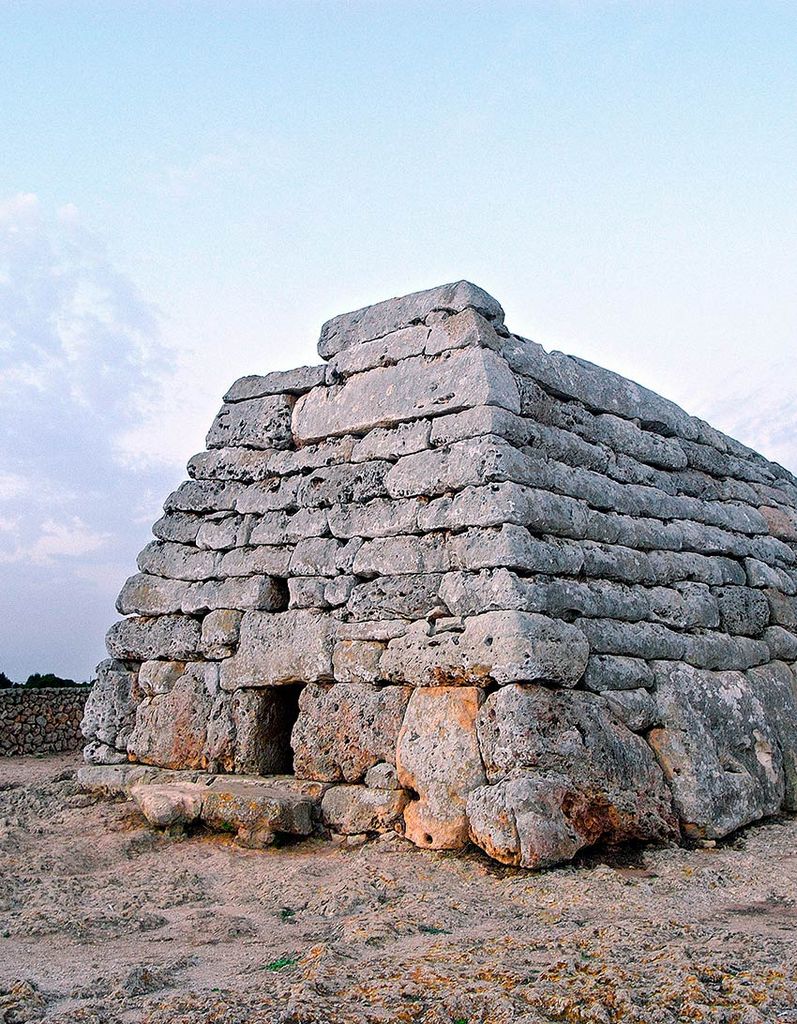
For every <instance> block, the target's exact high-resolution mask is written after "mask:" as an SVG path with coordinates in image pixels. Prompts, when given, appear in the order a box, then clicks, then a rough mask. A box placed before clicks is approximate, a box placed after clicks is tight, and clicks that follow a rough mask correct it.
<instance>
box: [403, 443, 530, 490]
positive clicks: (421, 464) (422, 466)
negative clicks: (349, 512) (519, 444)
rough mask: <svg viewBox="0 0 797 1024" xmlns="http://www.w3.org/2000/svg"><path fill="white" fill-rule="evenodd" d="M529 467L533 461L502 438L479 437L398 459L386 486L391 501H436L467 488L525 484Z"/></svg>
mask: <svg viewBox="0 0 797 1024" xmlns="http://www.w3.org/2000/svg"><path fill="white" fill-rule="evenodd" d="M529 465H533V460H530V459H529V458H528V457H527V456H525V455H524V454H523V453H522V452H520V451H519V450H518V449H517V448H515V447H514V446H513V445H510V444H507V442H506V441H503V440H501V438H495V437H480V438H473V439H471V440H468V441H457V442H456V443H455V444H452V445H450V446H449V447H448V448H435V449H432V450H430V451H423V452H418V453H417V454H416V455H407V456H405V457H404V458H403V459H399V460H398V462H397V463H396V464H395V465H394V466H393V467H392V469H391V470H390V472H389V473H388V474H387V479H386V485H387V490H388V493H389V494H390V496H391V498H411V497H416V496H418V495H423V496H425V497H434V496H436V495H439V494H445V493H446V492H448V491H458V490H462V489H463V488H465V487H481V486H484V485H485V484H491V483H502V482H504V481H514V482H517V483H524V482H526V480H527V478H528V476H529Z"/></svg>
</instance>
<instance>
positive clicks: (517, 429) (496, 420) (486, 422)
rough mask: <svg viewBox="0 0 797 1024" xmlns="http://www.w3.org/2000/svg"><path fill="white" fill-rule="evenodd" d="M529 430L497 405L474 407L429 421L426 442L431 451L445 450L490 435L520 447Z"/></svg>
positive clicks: (526, 424)
mask: <svg viewBox="0 0 797 1024" xmlns="http://www.w3.org/2000/svg"><path fill="white" fill-rule="evenodd" d="M516 383H517V380H516ZM531 430H532V427H531V425H530V424H529V423H528V421H526V420H524V419H523V418H522V417H521V416H518V415H517V413H514V412H510V411H509V410H508V409H502V408H500V407H499V406H497V405H476V406H474V407H473V408H472V409H463V410H462V412H453V413H449V414H448V415H446V416H436V417H435V418H434V419H433V420H432V421H431V427H430V431H429V443H430V444H431V445H432V447H433V448H444V447H447V446H448V445H451V444H454V443H455V442H457V441H465V440H467V439H468V438H472V437H488V436H493V437H500V438H502V439H503V440H505V441H509V442H511V443H512V444H516V445H523V444H527V443H528V442H529V436H530V432H531Z"/></svg>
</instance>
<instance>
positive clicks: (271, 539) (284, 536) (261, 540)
mask: <svg viewBox="0 0 797 1024" xmlns="http://www.w3.org/2000/svg"><path fill="white" fill-rule="evenodd" d="M326 531H327V513H326V509H323V508H300V509H299V510H298V512H284V511H279V512H266V513H265V514H264V515H262V516H257V517H254V518H253V523H252V531H251V533H250V535H249V543H251V544H295V543H296V542H297V541H299V540H304V539H305V538H307V537H320V536H321V535H322V534H324V533H326Z"/></svg>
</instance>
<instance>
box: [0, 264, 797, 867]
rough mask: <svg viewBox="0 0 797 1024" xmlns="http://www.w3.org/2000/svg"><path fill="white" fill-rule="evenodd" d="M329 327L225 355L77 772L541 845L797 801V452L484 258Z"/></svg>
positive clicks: (94, 699) (499, 844) (546, 855)
mask: <svg viewBox="0 0 797 1024" xmlns="http://www.w3.org/2000/svg"><path fill="white" fill-rule="evenodd" d="M318 352H319V355H320V357H321V360H322V362H321V363H320V365H317V366H305V367H300V368H298V369H296V370H286V371H276V372H270V373H269V372H266V373H262V374H257V375H252V376H247V377H244V378H242V379H241V380H239V381H237V382H235V383H234V384H233V385H232V387H231V388H230V389H229V390H228V391H227V393H226V395H225V397H224V404H223V405H222V408H221V410H220V411H219V413H218V415H217V416H216V418H215V420H214V422H213V424H212V426H211V429H210V432H209V434H208V437H207V449H206V450H205V451H204V452H200V453H199V454H197V455H195V456H194V457H193V458H192V459H191V460H190V462H189V464H188V479H187V480H186V481H185V482H184V483H183V484H182V485H181V486H180V487H178V489H177V490H176V491H175V492H174V493H173V494H171V495H170V496H169V497H168V498H167V499H166V502H165V504H164V514H163V516H162V517H161V518H160V519H159V520H158V522H157V523H156V524H155V526H154V528H153V533H154V536H155V539H154V540H153V541H152V542H151V543H150V544H148V545H147V547H146V548H145V549H144V550H143V551H142V553H141V555H140V556H139V560H138V572H136V573H135V574H133V575H131V577H130V579H129V580H128V581H127V582H126V583H125V584H124V586H123V587H122V592H121V594H120V596H119V601H118V606H117V607H118V610H119V612H120V614H121V616H122V618H121V619H120V620H119V621H118V622H117V623H116V624H114V625H113V626H112V627H111V630H110V632H109V634H108V642H107V645H108V652H109V655H110V660H108V661H106V662H103V664H102V665H101V666H100V668H99V672H98V681H97V684H96V686H95V688H94V690H93V692H92V695H91V698H90V700H89V701H88V704H87V707H86V713H85V718H84V721H83V731H84V734H85V737H86V740H87V745H86V748H85V757H86V761H87V762H88V765H87V767H86V769H85V770H84V773H83V778H84V781H85V783H86V784H87V785H91V784H92V782H91V780H92V778H94V779H95V784H96V786H97V787H98V788H103V787H106V788H108V786H109V785H110V784H109V782H108V780H109V779H110V778H111V777H112V776H113V773H114V772H116V773H117V774H118V773H119V772H122V771H123V770H124V771H125V772H128V774H127V775H125V776H124V777H125V778H126V779H128V781H129V780H135V786H134V788H135V790H136V797H135V798H136V800H137V802H138V804H139V806H140V807H141V808H142V810H143V812H144V813H145V814H147V816H148V817H149V819H150V820H151V821H153V822H155V823H161V824H163V823H165V822H167V821H169V822H174V821H178V820H185V821H189V820H202V821H204V822H205V823H206V824H212V823H213V822H218V821H221V820H222V819H221V817H220V812H219V811H218V809H217V807H216V803H214V799H215V798H214V799H211V798H210V797H209V796H208V794H207V793H204V791H202V792H200V791H198V790H197V789H196V788H194V789H192V788H191V787H192V786H194V787H196V786H198V785H199V783H198V782H197V779H200V778H201V779H202V780H204V781H203V782H202V785H203V786H206V785H207V784H208V783H207V780H208V779H210V780H212V779H214V778H218V777H219V776H220V775H224V774H233V775H236V776H246V777H247V778H250V779H251V777H259V776H265V777H266V779H265V781H262V780H261V782H260V783H257V785H260V786H261V787H265V789H264V790H263V794H262V800H261V804H262V807H261V812H258V813H259V814H260V817H259V818H258V816H257V814H255V816H254V818H252V819H251V820H250V819H248V818H246V817H245V815H244V818H242V819H241V821H240V822H239V825H240V828H239V835H240V836H241V837H244V838H246V841H248V842H254V841H255V838H256V837H258V836H260V837H261V839H262V838H263V837H271V836H273V834H274V832H275V831H276V832H280V831H282V832H286V833H288V834H292V835H295V834H306V833H307V832H308V831H310V830H311V829H325V830H327V831H333V832H338V833H343V834H359V833H362V832H365V833H371V832H380V831H387V830H398V831H400V832H402V833H403V834H405V835H406V836H408V837H409V838H410V839H411V840H412V841H413V842H415V843H417V844H418V845H419V846H425V847H431V848H436V849H439V848H449V849H459V848H462V847H463V846H464V845H466V844H467V843H469V842H470V843H475V844H477V845H478V846H479V847H481V848H482V849H483V850H484V851H486V852H487V853H488V854H489V855H490V856H492V857H494V858H496V859H497V860H499V861H502V862H504V863H508V864H519V865H524V866H526V867H542V866H545V865H549V864H554V863H557V862H559V861H562V860H567V859H569V858H570V857H572V856H573V855H574V854H575V853H576V852H577V851H578V850H579V849H582V848H583V847H585V846H589V845H590V844H592V843H595V842H598V841H601V842H609V843H616V842H620V841H623V840H626V839H634V840H649V841H672V840H677V839H678V838H679V837H687V838H691V839H715V838H718V837H720V836H723V835H726V834H728V833H729V832H731V831H732V830H733V829H736V828H739V827H740V826H742V825H744V824H746V823H749V822H752V821H756V820H758V819H760V818H763V817H765V816H767V815H772V814H776V813H778V812H779V811H782V810H789V809H792V810H793V809H795V808H797V480H795V478H794V477H793V476H792V475H791V474H790V473H789V472H788V471H787V470H785V469H783V468H782V467H781V466H778V465H776V464H774V463H771V462H768V461H767V460H766V459H765V458H763V457H762V456H761V455H758V454H757V453H756V452H753V451H751V450H750V449H749V448H746V447H745V446H744V445H742V444H740V443H739V442H738V441H735V440H733V439H732V438H729V437H726V436H725V435H723V434H722V433H720V432H719V431H717V430H715V429H714V428H713V427H711V426H709V424H707V423H704V422H703V421H702V420H699V419H696V418H695V417H693V416H690V415H688V414H687V413H686V412H684V410H682V409H680V408H679V407H678V406H676V405H674V404H673V403H672V402H669V401H667V400H666V399H664V398H661V397H660V396H658V395H656V394H655V393H653V392H652V391H649V390H647V389H646V388H643V387H640V386H639V385H638V384H635V383H634V382H633V381H630V380H626V379H625V378H623V377H620V376H618V375H617V374H615V373H612V372H610V371H607V370H603V369H601V368H600V367H597V366H595V365H593V364H591V363H588V362H586V361H584V360H582V359H578V358H575V357H572V356H568V355H564V354H562V353H560V352H546V351H545V349H543V348H542V347H541V346H540V345H538V344H536V343H535V342H532V341H528V340H527V339H524V338H522V337H520V336H518V335H515V334H512V333H511V331H510V330H509V329H508V328H507V327H506V325H505V324H504V314H503V310H502V309H501V306H500V305H499V303H498V302H496V300H495V299H493V298H492V297H491V296H489V295H488V294H487V293H486V292H484V291H483V290H482V289H480V288H477V287H476V286H474V285H472V284H469V283H468V282H465V281H459V282H455V283H453V284H449V285H444V286H442V287H440V288H432V289H429V290H428V291H423V292H416V293H414V294H412V295H407V296H404V297H402V298H396V299H389V300H387V301H385V302H380V303H377V304H376V305H374V306H368V307H365V308H363V309H360V310H356V311H355V312H352V313H344V314H342V315H340V316H336V317H334V318H333V319H332V320H329V321H328V322H327V323H326V324H325V325H324V326H323V327H322V330H321V337H320V341H319V345H318ZM0 699H1V698H0ZM130 772H133V774H132V775H131V774H130ZM92 773H94V774H93V775H92ZM109 773H110V774H109ZM153 773H154V774H153ZM170 773H171V774H170ZM286 773H287V774H286ZM291 773H292V774H291ZM113 777H114V778H115V777H116V776H113ZM277 777H279V780H280V781H279V786H278V787H277V783H276V782H275V781H274V780H275V779H277ZM120 778H121V776H120ZM286 779H287V780H288V781H286ZM291 780H292V781H291ZM155 781H157V782H158V786H157V787H155V789H157V792H155V791H154V790H153V792H151V793H147V792H144V791H143V790H145V789H146V784H147V782H150V783H153V784H154V782H155ZM236 784H237V783H236ZM120 785H121V784H120ZM130 785H133V783H132V782H131V783H130ZM230 785H231V786H233V789H232V790H230V792H231V793H233V791H234V792H235V793H237V792H238V791H237V790H235V787H234V785H233V783H230ZM247 785H250V786H253V785H256V783H255V782H251V781H250V782H249V783H247ZM275 787H277V788H275ZM280 787H281V788H280ZM123 788H124V787H123ZM128 788H129V787H128ZM211 788H212V787H211ZM213 792H216V790H213ZM242 792H243V791H242ZM258 792H260V790H258ZM203 794H204V795H203ZM280 794H282V795H281V796H280ZM225 799H226V798H225ZM230 799H231V800H233V803H234V802H235V800H237V799H238V796H234V799H233V797H230ZM261 804H258V806H261ZM244 805H245V802H242V803H241V807H242V808H244ZM247 806H248V805H247ZM253 806H254V804H253ZM241 813H242V814H243V811H241ZM247 813H248V812H247ZM253 813H254V812H253ZM244 819H245V820H244ZM236 820H237V819H236ZM228 824H229V823H228ZM247 837H248V838H247ZM253 837H254V838H253ZM264 841H265V840H264Z"/></svg>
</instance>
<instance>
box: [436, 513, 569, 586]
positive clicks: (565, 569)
mask: <svg viewBox="0 0 797 1024" xmlns="http://www.w3.org/2000/svg"><path fill="white" fill-rule="evenodd" d="M448 549H449V552H450V555H451V568H452V569H470V570H474V569H493V568H500V569H517V570H520V571H521V572H529V573H544V574H546V575H553V576H558V575H563V576H575V575H577V574H578V573H579V572H580V571H581V569H582V567H583V566H584V551H583V548H582V546H581V545H579V544H575V543H572V542H570V541H567V540H560V539H558V538H555V537H551V538H547V539H545V540H540V539H538V538H536V537H532V535H531V534H530V533H529V531H528V530H527V529H525V527H522V526H516V525H514V524H512V523H508V524H507V525H506V526H502V527H500V528H495V529H491V528H485V529H482V528H479V527H474V528H472V529H468V530H465V531H464V532H463V533H461V534H458V535H456V536H453V537H451V538H450V539H449V541H448Z"/></svg>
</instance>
